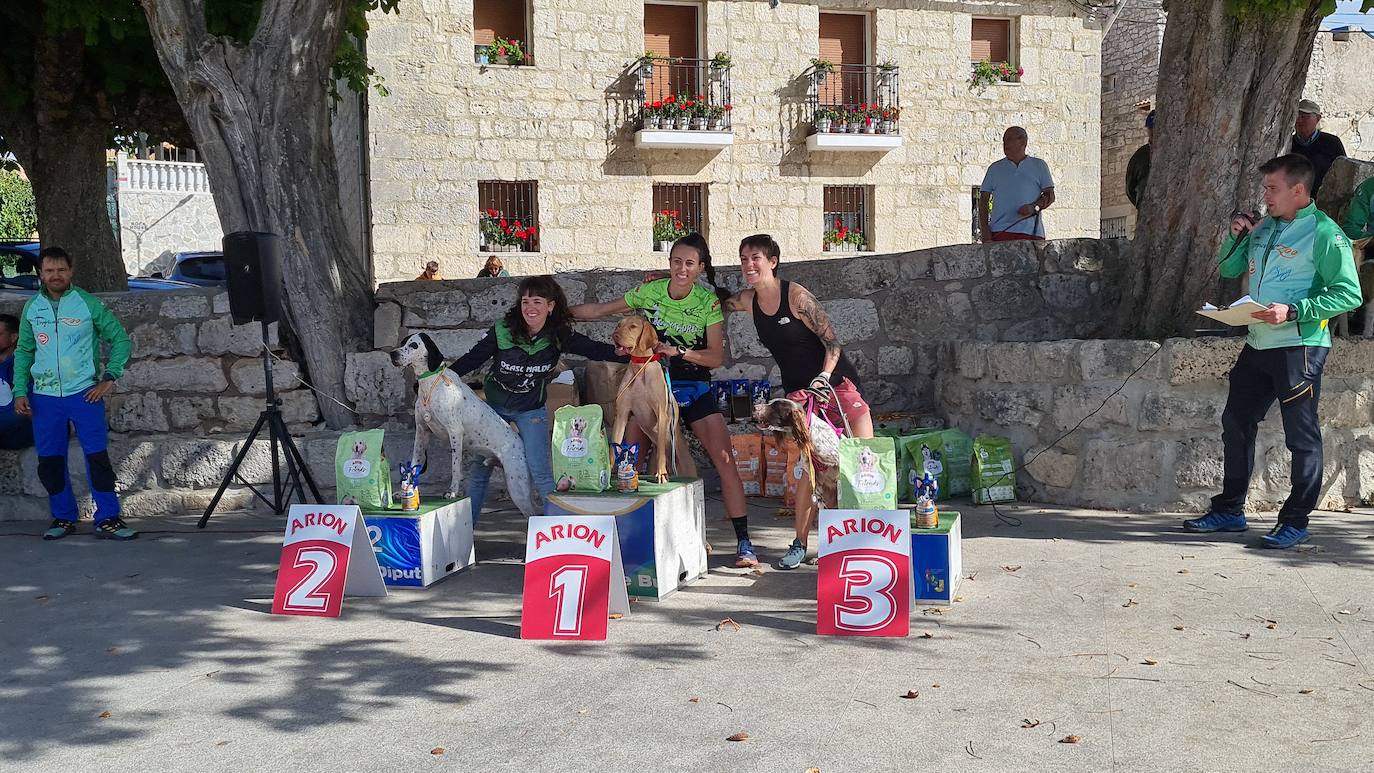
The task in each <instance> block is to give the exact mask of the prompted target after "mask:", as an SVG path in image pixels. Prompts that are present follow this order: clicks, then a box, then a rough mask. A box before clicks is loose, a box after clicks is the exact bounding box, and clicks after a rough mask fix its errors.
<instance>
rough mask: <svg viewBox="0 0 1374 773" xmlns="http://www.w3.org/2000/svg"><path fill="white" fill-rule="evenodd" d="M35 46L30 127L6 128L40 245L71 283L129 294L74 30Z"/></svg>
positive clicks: (98, 127)
mask: <svg viewBox="0 0 1374 773" xmlns="http://www.w3.org/2000/svg"><path fill="white" fill-rule="evenodd" d="M40 29H42V30H43V31H42V32H41V33H40V34H39V36H38V39H37V40H36V41H34V63H33V102H32V104H31V106H30V107H31V110H32V120H31V121H26V120H25V119H24V118H22V117H12V118H11V120H10V121H7V122H6V123H5V124H4V127H5V131H6V135H5V136H6V137H7V138H8V139H9V140H10V144H11V146H12V147H13V149H14V153H15V156H16V157H17V158H18V159H19V163H20V164H21V165H23V167H24V169H25V172H26V173H27V174H28V176H29V180H30V181H31V182H32V184H33V196H34V205H35V208H36V209H37V214H38V233H39V236H40V237H41V239H42V242H43V245H44V246H45V247H46V246H57V247H61V248H63V249H65V250H66V251H67V252H68V253H69V254H70V255H71V256H72V260H73V261H74V263H75V266H76V283H77V284H78V285H80V286H81V287H83V288H85V289H87V290H91V291H94V292H106V291H114V290H126V289H128V283H127V279H126V277H125V273H124V259H123V257H122V256H121V254H120V249H119V242H118V241H117V240H116V239H115V234H114V226H113V224H112V223H111V222H110V209H109V177H108V172H107V168H108V163H107V161H106V159H105V149H106V146H107V145H108V140H109V136H108V135H109V120H108V118H104V117H102V113H103V109H102V106H101V102H100V94H99V91H98V90H97V89H94V88H92V87H91V84H90V83H89V82H88V81H89V79H88V78H87V77H86V73H85V67H84V65H85V63H84V57H83V50H84V41H83V39H82V33H81V32H80V31H79V30H68V31H64V32H58V33H53V32H50V31H47V28H46V27H40Z"/></svg>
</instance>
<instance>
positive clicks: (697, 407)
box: [678, 391, 724, 426]
mask: <svg viewBox="0 0 1374 773" xmlns="http://www.w3.org/2000/svg"><path fill="white" fill-rule="evenodd" d="M717 413H720V405H719V404H717V403H716V396H715V394H714V393H712V392H709V391H708V392H707V393H706V394H704V395H702V396H701V397H698V398H697V399H696V400H695V401H693V402H692V404H691V405H689V406H687V407H686V408H682V407H680V406H679V407H678V420H679V421H680V422H681V423H682V424H686V425H689V426H690V425H691V424H694V423H696V422H697V421H698V420H700V419H704V418H706V417H707V416H710V415H712V414H717ZM722 415H724V414H722Z"/></svg>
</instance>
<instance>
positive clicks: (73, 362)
mask: <svg viewBox="0 0 1374 773" xmlns="http://www.w3.org/2000/svg"><path fill="white" fill-rule="evenodd" d="M38 276H39V279H40V281H42V283H43V289H42V290H40V291H39V292H38V294H37V295H35V296H33V297H32V298H30V299H29V302H28V303H26V304H24V311H23V312H22V313H21V314H20V317H19V344H18V346H17V347H16V350H15V355H14V410H15V412H16V413H18V414H19V415H20V416H30V417H32V418H33V437H34V445H35V446H37V450H38V477H39V479H40V480H41V481H42V482H43V487H44V488H45V489H47V491H48V505H49V507H51V508H52V517H53V520H52V525H51V526H49V527H48V530H47V531H46V532H44V533H43V539H45V540H55V539H62V538H63V537H65V536H67V535H68V534H71V533H72V532H74V531H76V519H77V510H76V496H75V495H74V494H73V493H72V482H71V477H70V476H69V475H68V474H67V438H68V434H67V428H68V427H69V426H72V427H75V428H76V439H77V440H78V441H79V442H80V443H81V450H82V452H83V453H85V455H86V471H87V472H86V475H87V478H89V482H90V486H91V498H92V499H94V500H95V536H97V537H100V538H102V539H117V540H131V539H134V538H135V537H137V536H138V532H137V531H134V530H133V529H131V528H130V527H129V525H128V524H126V523H125V522H124V519H123V518H120V517H119V495H118V494H116V493H115V471H114V466H113V465H112V464H111V463H110V454H109V451H108V446H109V437H108V434H107V432H106V428H105V395H107V394H109V393H110V390H111V389H113V388H114V382H115V379H117V378H119V377H120V376H122V375H123V374H124V365H125V363H127V362H128V361H129V350H130V348H131V346H130V343H129V334H128V333H126V332H124V327H123V326H122V325H120V324H119V320H117V319H115V316H114V315H113V314H111V313H110V310H109V309H108V308H106V307H105V304H104V303H102V302H101V301H100V299H99V298H96V297H95V296H94V295H91V294H90V293H88V292H86V291H85V290H82V289H81V288H79V287H77V286H75V285H73V284H72V259H71V256H70V255H68V254H67V252H66V250H63V249H62V248H61V247H44V248H43V250H42V251H41V252H39V253H38ZM102 343H107V344H109V345H110V357H109V360H107V361H106V363H105V366H104V367H101V365H100V354H101V344H102ZM30 379H32V384H30ZM30 386H32V391H30Z"/></svg>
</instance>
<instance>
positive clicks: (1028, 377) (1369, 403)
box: [936, 338, 1374, 511]
mask: <svg viewBox="0 0 1374 773" xmlns="http://www.w3.org/2000/svg"><path fill="white" fill-rule="evenodd" d="M1242 343H1243V339H1240V338H1197V339H1169V340H1167V341H1165V342H1164V345H1163V346H1162V347H1161V346H1160V344H1158V343H1155V342H1152V341H1111V340H1105V341H1104V340H1098V341H1077V340H1064V341H1050V342H1035V343H989V342H974V341H961V342H956V343H953V344H951V345H950V347H949V348H948V350H947V351H946V353H945V359H944V360H942V365H941V368H940V376H939V377H938V379H937V385H936V394H937V395H938V400H939V402H940V408H941V410H942V411H943V413H944V415H945V417H946V419H947V422H948V423H949V424H950V425H951V426H957V427H960V428H963V429H964V430H966V431H968V432H969V433H970V434H973V435H977V434H991V435H1003V436H1006V437H1009V438H1010V439H1011V441H1012V445H1013V446H1014V447H1015V450H1016V456H1017V460H1018V462H1025V461H1028V460H1031V459H1032V458H1034V461H1033V462H1032V463H1031V464H1029V465H1028V467H1027V469H1025V470H1023V471H1022V472H1020V473H1019V475H1018V479H1017V483H1018V489H1019V492H1020V495H1021V497H1022V498H1025V499H1032V500H1034V501H1038V502H1051V503H1059V504H1065V505H1073V506H1079V507H1098V508H1107V509H1123V510H1138V511H1159V510H1166V511H1167V510H1179V511H1197V510H1201V509H1202V508H1205V507H1206V506H1207V504H1208V502H1209V501H1210V498H1211V496H1212V495H1213V494H1216V493H1217V492H1218V491H1219V490H1220V486H1221V473H1222V465H1221V411H1222V408H1223V407H1224V406H1225V403H1226V392H1227V374H1228V373H1229V372H1230V369H1231V366H1232V365H1233V364H1234V362H1235V359H1236V357H1237V356H1238V355H1239V353H1240V349H1241V346H1242ZM1151 355H1153V358H1151ZM1147 360H1148V362H1147ZM1142 364H1144V367H1143V368H1142V369H1141V370H1140V372H1139V373H1138V374H1136V375H1135V376H1134V378H1131V379H1130V381H1129V382H1127V383H1126V385H1125V387H1124V388H1122V389H1121V391H1120V392H1119V393H1117V392H1116V390H1117V389H1118V387H1120V386H1121V384H1122V382H1123V381H1126V380H1127V377H1128V376H1130V375H1131V374H1132V373H1133V372H1134V371H1136V369H1137V368H1141V366H1142ZM1371 388H1374V342H1371V341H1364V340H1353V339H1338V340H1337V341H1336V345H1335V347H1334V349H1333V350H1332V352H1331V355H1330V359H1328V360H1327V364H1326V372H1325V378H1324V379H1323V383H1322V397H1321V405H1320V413H1321V416H1322V424H1323V435H1324V441H1325V463H1326V469H1325V476H1324V478H1325V484H1324V486H1323V489H1322V503H1321V505H1320V506H1321V507H1322V508H1344V507H1346V506H1347V505H1356V504H1360V503H1368V502H1369V500H1370V499H1371V498H1374V400H1371V398H1370V395H1371V394H1372V393H1374V392H1372V391H1371ZM1114 393H1115V394H1114ZM1104 401H1105V405H1104ZM1099 407H1101V410H1099V411H1098V412H1097V413H1096V414H1094V415H1093V416H1092V417H1091V418H1088V419H1087V420H1086V421H1084V417H1086V416H1088V414H1090V413H1092V412H1093V411H1095V410H1097V409H1098V408H1099ZM1080 421H1082V422H1083V423H1082V426H1081V427H1080V428H1079V429H1078V430H1077V431H1076V432H1073V433H1071V434H1068V436H1067V437H1063V436H1064V435H1065V433H1068V432H1069V430H1071V429H1073V428H1074V427H1075V426H1078V425H1079V422H1080ZM1061 437H1062V438H1063V439H1062V440H1060V438H1061ZM1056 440H1059V442H1058V444H1057V445H1055V441H1056ZM1051 446H1052V447H1051ZM1256 448H1257V452H1256V458H1255V477H1254V481H1253V484H1252V487H1251V490H1250V503H1249V506H1250V507H1251V508H1253V509H1260V510H1275V509H1277V508H1278V506H1279V504H1280V503H1281V502H1282V500H1283V499H1284V498H1285V497H1286V496H1287V495H1288V487H1289V477H1288V475H1289V456H1288V451H1287V449H1286V448H1285V447H1284V441H1283V428H1282V424H1281V423H1280V421H1279V416H1278V409H1277V408H1275V409H1273V410H1271V411H1270V413H1269V416H1268V418H1267V420H1266V421H1265V422H1264V423H1263V424H1261V425H1260V433H1259V440H1258V443H1257V445H1256ZM1046 449H1048V450H1046ZM1042 451H1043V453H1040V452H1042ZM1037 454H1039V456H1036V455H1037Z"/></svg>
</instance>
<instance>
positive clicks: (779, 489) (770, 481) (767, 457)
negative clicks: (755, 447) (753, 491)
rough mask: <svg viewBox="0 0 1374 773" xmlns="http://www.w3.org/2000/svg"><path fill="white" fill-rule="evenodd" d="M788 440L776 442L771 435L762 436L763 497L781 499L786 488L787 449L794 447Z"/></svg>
mask: <svg viewBox="0 0 1374 773" xmlns="http://www.w3.org/2000/svg"><path fill="white" fill-rule="evenodd" d="M794 445H796V443H793V442H792V440H791V439H790V438H788V439H784V440H777V439H775V438H774V437H773V435H772V434H768V435H764V436H763V495H764V496H766V497H781V496H782V494H783V490H784V489H786V488H787V449H788V446H794Z"/></svg>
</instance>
